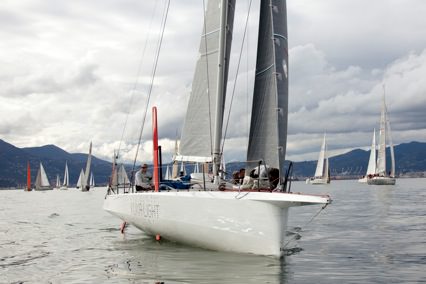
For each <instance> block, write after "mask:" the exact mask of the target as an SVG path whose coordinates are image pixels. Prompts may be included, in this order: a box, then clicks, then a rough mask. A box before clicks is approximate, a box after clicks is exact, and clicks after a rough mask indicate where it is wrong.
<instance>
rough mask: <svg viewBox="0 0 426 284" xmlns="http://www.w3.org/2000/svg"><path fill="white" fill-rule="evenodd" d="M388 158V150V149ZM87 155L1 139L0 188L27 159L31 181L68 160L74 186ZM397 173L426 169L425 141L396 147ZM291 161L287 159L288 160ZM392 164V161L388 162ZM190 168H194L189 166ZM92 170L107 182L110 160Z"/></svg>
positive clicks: (362, 159) (352, 158)
mask: <svg viewBox="0 0 426 284" xmlns="http://www.w3.org/2000/svg"><path fill="white" fill-rule="evenodd" d="M387 152H388V155H387V157H388V158H389V157H390V155H389V149H388V150H387ZM369 155H370V152H369V151H364V150H360V149H356V150H352V151H350V152H348V153H345V154H342V155H338V156H335V157H332V158H330V170H331V174H332V177H335V178H336V177H337V178H339V177H340V178H350V177H352V178H355V177H358V176H361V175H363V174H364V173H365V171H366V168H367V163H368V158H369ZM86 160H87V154H81V153H68V152H66V151H64V150H63V149H61V148H59V147H57V146H55V145H45V146H41V147H27V148H17V147H15V146H13V145H11V144H9V143H7V142H5V141H3V140H1V139H0V188H4V187H23V186H24V185H25V184H26V176H27V161H29V162H30V166H31V169H32V171H31V177H32V181H34V180H35V176H36V174H37V170H38V168H39V163H40V162H42V163H43V166H44V168H45V170H46V172H47V175H48V177H49V179H50V180H51V181H52V182H53V181H54V180H55V179H56V175H57V174H59V176H60V178H61V179H62V178H63V174H64V167H65V161H67V162H68V167H69V173H70V182H71V185H75V184H76V182H77V179H78V175H79V173H80V170H81V169H82V168H83V167H85V165H86ZM395 160H396V172H397V174H398V175H407V174H408V175H409V174H410V173H422V172H426V143H423V142H410V143H404V144H400V145H397V146H396V147H395ZM287 164H288V161H287ZM388 164H389V163H388ZM244 166H245V164H244V163H243V162H234V163H228V164H227V172H228V173H232V172H233V171H234V170H238V169H240V168H243V167H244ZM315 167H316V161H304V162H295V163H294V164H293V176H295V177H298V178H305V177H309V176H312V175H313V174H314V171H315ZM187 170H189V171H191V170H192V167H189V166H188V167H187ZM92 171H93V173H94V175H95V182H96V184H106V183H107V182H108V179H109V175H110V173H111V163H110V162H107V161H104V160H101V159H98V158H96V157H93V158H92Z"/></svg>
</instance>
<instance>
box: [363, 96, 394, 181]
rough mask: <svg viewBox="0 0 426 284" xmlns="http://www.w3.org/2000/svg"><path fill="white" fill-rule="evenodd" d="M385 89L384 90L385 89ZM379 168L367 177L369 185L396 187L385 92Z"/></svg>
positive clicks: (381, 122) (381, 121) (378, 160)
mask: <svg viewBox="0 0 426 284" xmlns="http://www.w3.org/2000/svg"><path fill="white" fill-rule="evenodd" d="M383 89H384V88H383ZM386 140H388V141H389V148H390V154H391V168H390V171H389V172H387V169H386V144H387V143H386ZM377 152H378V153H377V164H376V165H377V166H376V172H375V174H374V175H369V176H367V183H368V184H373V185H394V184H395V183H396V178H395V154H394V150H393V143H392V138H391V128H390V122H389V115H388V111H387V108H386V101H385V93H384V90H383V100H382V111H381V114H380V132H379V145H378V151H377Z"/></svg>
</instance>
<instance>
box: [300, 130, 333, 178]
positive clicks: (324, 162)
mask: <svg viewBox="0 0 426 284" xmlns="http://www.w3.org/2000/svg"><path fill="white" fill-rule="evenodd" d="M306 183H310V184H329V183H330V166H329V162H328V154H327V143H326V141H325V134H324V138H323V140H322V144H321V150H320V153H319V157H318V162H317V167H316V169H315V175H314V176H313V177H312V178H309V179H307V180H306Z"/></svg>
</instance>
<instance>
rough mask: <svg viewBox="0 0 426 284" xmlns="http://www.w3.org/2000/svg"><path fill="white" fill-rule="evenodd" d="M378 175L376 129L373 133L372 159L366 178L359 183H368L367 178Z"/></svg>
mask: <svg viewBox="0 0 426 284" xmlns="http://www.w3.org/2000/svg"><path fill="white" fill-rule="evenodd" d="M375 173H376V129H374V131H373V141H372V142H371V148H370V158H369V159H368V166H367V172H366V173H365V176H363V177H362V178H360V179H358V182H361V183H366V182H367V177H368V176H372V175H374V174H375Z"/></svg>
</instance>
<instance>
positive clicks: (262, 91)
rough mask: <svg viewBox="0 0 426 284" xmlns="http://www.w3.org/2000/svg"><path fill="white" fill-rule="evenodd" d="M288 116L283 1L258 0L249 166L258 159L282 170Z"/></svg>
mask: <svg viewBox="0 0 426 284" xmlns="http://www.w3.org/2000/svg"><path fill="white" fill-rule="evenodd" d="M287 116H288V42H287V12H286V1H282V0H270V1H269V0H268V1H266V0H263V1H261V8H260V19H259V38H258V46H257V61H256V77H255V84H254V94H253V106H252V116H251V125H250V136H249V147H248V152H247V160H248V165H247V166H248V168H253V167H255V166H256V165H257V161H259V160H261V161H262V163H264V164H267V165H268V166H270V167H274V168H278V169H279V170H280V176H283V174H284V160H285V152H286V143H287Z"/></svg>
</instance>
